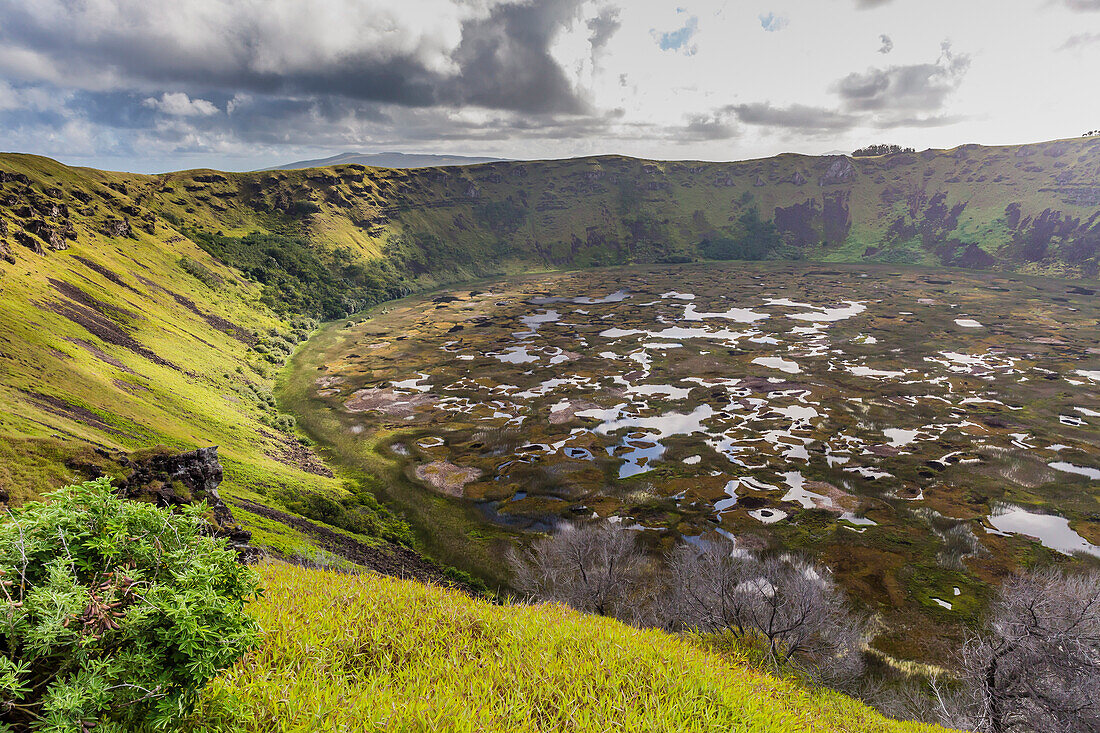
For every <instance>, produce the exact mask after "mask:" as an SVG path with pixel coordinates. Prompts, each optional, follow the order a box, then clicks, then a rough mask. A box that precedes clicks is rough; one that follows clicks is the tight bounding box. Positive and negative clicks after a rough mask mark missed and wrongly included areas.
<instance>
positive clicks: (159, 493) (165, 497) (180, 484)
mask: <svg viewBox="0 0 1100 733" xmlns="http://www.w3.org/2000/svg"><path fill="white" fill-rule="evenodd" d="M94 454H95V455H94V458H93V457H91V455H90V454H89V456H88V457H85V458H82V459H78V460H71V461H69V463H68V466H69V468H72V469H75V470H79V471H81V472H82V473H85V474H87V475H90V476H91V477H93V478H96V477H99V476H103V475H107V474H108V473H110V474H112V475H117V474H118V473H123V474H124V475H125V477H124V478H121V479H117V480H116V481H115V482H114V483H115V487H116V488H117V490H118V493H119V494H120V495H121V496H123V497H125V498H126V499H130V500H133V501H145V502H150V503H153V504H156V505H157V506H159V507H166V508H173V507H181V506H187V505H191V504H197V503H199V502H203V501H205V502H206V504H207V506H208V507H209V508H210V513H209V515H208V517H207V519H208V520H209V522H210V527H211V534H212V535H213V536H215V537H219V538H222V539H225V540H227V541H228V545H229V547H230V548H231V549H233V550H235V551H236V552H237V555H238V556H239V557H240V558H241V560H242V561H243V562H254V561H255V560H257V559H258V558H259V557H260V555H261V552H260V550H259V549H257V548H255V547H253V546H251V545H250V544H249V542H250V541H251V540H252V533H251V532H249V531H248V530H246V529H243V528H241V526H240V525H239V524H237V522H236V520H235V519H234V518H233V513H232V512H231V511H230V510H229V507H228V506H226V505H225V502H224V501H222V498H221V496H220V495H219V494H218V486H219V485H220V484H221V482H222V465H221V462H220V461H219V460H218V449H217V447H210V448H199V449H198V450H193V451H187V452H185V453H177V452H175V451H172V450H170V449H168V448H153V449H150V450H147V451H139V452H137V453H134V454H131V455H128V456H127V455H124V454H116V453H109V452H107V451H105V450H102V449H96V450H95V452H94Z"/></svg>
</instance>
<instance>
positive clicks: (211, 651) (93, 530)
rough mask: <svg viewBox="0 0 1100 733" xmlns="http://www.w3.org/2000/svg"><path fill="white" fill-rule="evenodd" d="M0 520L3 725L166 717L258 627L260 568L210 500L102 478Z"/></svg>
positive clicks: (111, 724)
mask: <svg viewBox="0 0 1100 733" xmlns="http://www.w3.org/2000/svg"><path fill="white" fill-rule="evenodd" d="M49 498H50V499H51V500H50V501H48V502H34V503H30V504H27V505H26V506H24V507H22V508H21V509H17V510H15V511H14V512H12V513H10V515H9V516H8V518H7V519H6V520H5V521H4V522H3V523H2V524H0V573H2V576H0V580H2V582H3V586H2V589H0V719H2V720H3V721H4V722H2V723H0V730H6V731H14V730H28V729H29V730H37V731H79V730H82V729H83V730H89V729H91V728H92V727H94V728H95V730H96V731H97V733H100V732H101V731H121V730H135V729H136V730H142V729H146V728H147V727H160V728H163V727H166V726H168V725H171V724H172V723H173V722H175V721H178V720H180V719H182V718H183V717H184V716H185V715H186V714H188V712H189V710H190V708H191V706H192V705H193V703H194V701H195V700H196V699H197V695H198V693H199V691H200V690H201V689H202V687H203V685H204V684H205V683H206V682H207V681H208V680H210V679H211V678H213V677H214V676H215V675H217V674H218V673H219V672H220V671H221V670H223V669H225V668H226V667H229V666H230V665H232V664H233V663H234V662H235V661H236V660H237V659H238V658H240V657H241V656H242V655H243V654H244V653H245V652H246V651H247V650H248V649H250V648H251V647H253V646H254V645H255V643H256V642H257V640H258V633H259V627H258V625H257V624H256V622H255V621H254V620H253V619H251V618H250V617H248V616H246V615H245V614H244V613H243V606H244V603H245V601H246V600H247V599H248V598H249V597H251V596H253V595H254V594H255V593H256V592H257V584H258V576H257V575H256V574H255V572H254V571H253V570H251V569H250V568H247V567H245V566H242V565H240V564H239V563H238V562H237V558H236V555H235V554H234V553H233V552H232V551H230V550H227V549H226V548H225V546H224V543H223V542H222V541H220V540H217V539H214V538H213V537H209V536H207V535H206V532H207V528H208V525H207V523H206V521H205V519H204V517H203V514H204V512H205V511H206V508H205V506H203V505H199V506H191V507H183V508H181V509H180V511H179V513H175V514H173V513H170V512H168V511H167V510H163V509H159V508H157V507H156V506H154V505H152V504H144V503H138V502H127V501H124V500H122V499H119V498H118V497H117V496H115V494H114V493H113V491H112V489H111V485H110V481H109V480H108V479H100V480H98V481H92V482H88V483H85V484H83V485H80V486H69V487H67V488H64V489H62V490H60V491H57V492H54V493H52V494H50V495H49Z"/></svg>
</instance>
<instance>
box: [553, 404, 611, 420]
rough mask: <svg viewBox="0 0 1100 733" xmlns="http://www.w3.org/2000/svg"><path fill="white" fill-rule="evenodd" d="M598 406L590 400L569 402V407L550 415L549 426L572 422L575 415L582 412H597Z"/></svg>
mask: <svg viewBox="0 0 1100 733" xmlns="http://www.w3.org/2000/svg"><path fill="white" fill-rule="evenodd" d="M599 407H600V405H599V404H598V403H596V402H592V401H590V400H570V401H569V406H568V407H564V408H562V409H560V410H554V411H553V412H551V413H550V424H551V425H564V424H565V423H568V422H572V421H573V418H575V417H576V415H577V413H578V412H580V411H582V410H598V409H599Z"/></svg>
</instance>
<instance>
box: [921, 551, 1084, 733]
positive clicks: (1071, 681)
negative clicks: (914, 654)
mask: <svg viewBox="0 0 1100 733" xmlns="http://www.w3.org/2000/svg"><path fill="white" fill-rule="evenodd" d="M960 666H961V674H960V681H961V686H960V689H959V690H958V691H956V692H954V693H949V692H945V691H944V690H943V689H942V688H941V687H940V686H939V685H936V684H933V690H934V692H935V693H936V694H937V696H938V697H939V698H940V699H939V703H940V704H939V709H940V712H941V717H942V718H943V722H945V723H948V724H950V725H955V726H963V727H967V728H969V729H971V730H975V731H982V732H988V733H1014V732H1016V731H1021V732H1022V731H1029V732H1031V731H1041V732H1042V733H1047V732H1048V731H1049V732H1051V733H1070V732H1071V731H1073V732H1083V731H1100V574H1098V573H1095V572H1094V573H1091V574H1078V575H1066V574H1064V573H1062V572H1061V571H1059V570H1055V569H1047V570H1041V571H1038V572H1033V573H1030V574H1027V575H1021V576H1016V577H1014V578H1010V579H1009V580H1007V581H1006V582H1005V583H1004V585H1003V586H1002V588H1001V591H1000V594H999V595H998V597H997V599H996V600H995V601H994V603H993V605H992V608H991V609H990V614H989V621H988V624H987V625H986V628H985V629H984V630H983V631H982V632H981V633H980V634H976V635H974V636H972V637H971V638H970V639H969V640H968V641H967V642H966V644H965V646H964V647H963V649H962V653H961V664H960Z"/></svg>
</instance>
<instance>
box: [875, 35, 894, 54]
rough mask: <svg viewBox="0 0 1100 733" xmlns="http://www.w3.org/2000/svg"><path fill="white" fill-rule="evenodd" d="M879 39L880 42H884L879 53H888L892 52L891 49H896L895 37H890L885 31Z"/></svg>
mask: <svg viewBox="0 0 1100 733" xmlns="http://www.w3.org/2000/svg"><path fill="white" fill-rule="evenodd" d="M878 39H879V42H881V43H882V45H881V46H880V47H879V49H878V52H879V53H881V54H888V53H890V52H891V51H893V50H894V39H893V38H890V36H888V35H886V34H885V33H883V34H882V35H881V36H879V37H878Z"/></svg>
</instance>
